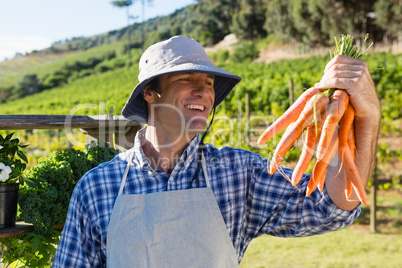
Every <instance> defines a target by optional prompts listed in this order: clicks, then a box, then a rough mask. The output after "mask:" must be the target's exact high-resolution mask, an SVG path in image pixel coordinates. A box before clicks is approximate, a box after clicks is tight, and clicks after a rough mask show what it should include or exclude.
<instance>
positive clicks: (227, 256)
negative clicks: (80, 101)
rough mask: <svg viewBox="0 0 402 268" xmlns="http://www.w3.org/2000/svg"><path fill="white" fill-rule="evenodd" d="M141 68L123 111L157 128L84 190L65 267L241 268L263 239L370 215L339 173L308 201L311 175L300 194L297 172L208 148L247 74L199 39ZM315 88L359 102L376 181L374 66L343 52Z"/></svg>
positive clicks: (363, 161)
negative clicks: (214, 122) (211, 122)
mask: <svg viewBox="0 0 402 268" xmlns="http://www.w3.org/2000/svg"><path fill="white" fill-rule="evenodd" d="M139 67H140V74H139V83H138V84H137V86H136V87H135V88H134V90H133V92H132V94H131V96H130V98H129V100H128V101H127V103H126V105H125V107H124V108H123V110H122V114H123V115H124V116H125V117H126V118H128V119H129V120H131V121H134V122H138V123H146V124H147V126H146V127H144V128H143V129H142V130H140V131H139V132H138V133H137V136H136V138H135V145H134V148H132V149H131V150H128V151H127V152H124V153H121V154H119V155H118V156H116V157H115V158H114V159H113V160H112V161H110V162H107V163H103V164H101V165H100V166H98V167H97V168H95V169H93V170H91V171H89V172H88V173H87V174H85V175H84V176H83V178H82V179H81V180H80V181H79V182H78V183H77V186H76V188H75V190H74V193H73V196H72V198H71V203H70V208H69V212H68V216H67V219H66V224H65V227H64V230H63V234H62V237H61V240H60V243H59V246H58V249H57V253H56V256H55V261H54V264H53V266H54V267H105V266H107V267H237V266H238V263H239V262H240V261H241V259H242V257H243V255H244V252H245V251H246V249H247V246H248V245H249V243H250V241H251V240H252V239H254V238H255V237H258V236H260V235H262V234H269V235H274V236H282V237H301V236H309V235H316V234H322V233H325V232H330V231H336V230H339V229H342V228H344V227H346V226H348V225H349V224H351V223H352V222H353V220H354V219H355V218H356V217H357V216H358V215H359V213H360V207H359V202H358V201H349V200H346V199H345V197H344V192H343V191H344V174H343V171H342V172H339V167H338V166H333V167H331V166H330V167H329V168H328V172H327V174H328V176H331V180H327V181H328V182H326V185H325V188H324V190H323V195H322V194H321V193H319V192H318V191H316V192H313V194H311V196H309V197H306V194H305V193H306V186H307V183H308V180H309V178H310V175H305V176H304V177H303V179H302V181H301V182H300V184H299V185H298V187H297V188H296V187H293V186H292V185H291V184H290V183H289V182H288V181H287V180H286V179H285V178H284V176H289V177H290V176H291V174H292V170H289V169H283V170H282V171H281V172H276V173H274V174H273V175H270V174H269V173H268V172H267V160H266V159H264V158H263V157H261V156H260V155H258V154H255V153H253V152H251V151H246V150H242V149H235V148H230V147H223V148H219V149H218V148H215V147H214V146H212V145H211V144H204V143H203V138H204V136H205V133H206V132H207V131H208V130H207V131H206V132H205V133H204V135H203V136H202V137H200V136H199V134H198V133H200V132H203V131H204V130H205V128H206V127H207V119H208V116H209V115H210V113H211V111H213V110H214V108H215V107H216V106H217V105H219V104H220V103H221V102H222V101H223V99H224V98H225V97H226V96H227V95H228V94H229V92H230V91H231V90H232V89H233V88H234V86H235V85H236V84H237V83H238V82H240V77H238V76H236V75H234V74H232V73H230V72H227V71H225V70H222V69H220V68H217V67H216V66H214V65H213V64H212V62H211V61H210V59H209V58H208V56H207V55H206V53H205V51H204V49H203V48H202V47H201V45H200V44H198V43H197V42H196V41H195V40H193V39H191V38H188V37H184V36H176V37H172V38H171V39H169V40H166V41H163V42H160V43H157V44H155V45H153V46H151V47H149V48H148V49H147V50H146V51H145V52H144V54H143V56H142V57H141V59H140V64H139ZM316 86H317V87H318V86H319V88H320V89H325V88H339V89H344V90H345V91H347V92H348V94H349V95H350V100H351V103H352V104H353V106H354V107H355V110H356V115H357V117H358V121H357V122H356V130H355V133H356V144H357V151H356V160H355V162H356V165H357V167H358V168H359V172H360V174H362V179H363V182H364V183H367V180H368V178H369V176H370V173H371V172H372V168H373V162H374V161H373V160H374V153H375V145H373V144H375V142H376V139H377V132H378V127H379V118H380V110H379V103H378V98H377V96H376V92H375V88H374V84H373V82H372V79H371V77H370V74H369V72H368V69H367V66H366V65H365V64H364V62H362V61H359V60H355V59H351V58H348V57H344V56H340V57H335V58H334V59H333V60H332V61H331V62H329V64H328V65H327V68H326V71H325V74H324V76H323V79H322V80H321V81H320V83H319V84H317V85H316ZM207 129H208V128H207ZM338 173H339V174H338ZM334 174H338V176H336V178H335V179H333V178H334V177H335V175H334Z"/></svg>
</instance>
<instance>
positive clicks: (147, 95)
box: [144, 86, 154, 103]
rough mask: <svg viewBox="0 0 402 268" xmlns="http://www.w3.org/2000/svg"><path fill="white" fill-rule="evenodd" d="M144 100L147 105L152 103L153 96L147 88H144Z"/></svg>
mask: <svg viewBox="0 0 402 268" xmlns="http://www.w3.org/2000/svg"><path fill="white" fill-rule="evenodd" d="M144 100H145V101H146V102H148V103H153V102H154V94H153V91H152V90H151V89H150V88H149V86H146V87H144Z"/></svg>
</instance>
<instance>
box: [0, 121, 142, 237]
mask: <svg viewBox="0 0 402 268" xmlns="http://www.w3.org/2000/svg"><path fill="white" fill-rule="evenodd" d="M141 127H142V125H141V124H137V123H133V122H131V121H128V120H127V119H124V118H123V117H121V116H110V115H100V116H80V115H74V116H70V115H0V130H34V129H64V130H65V131H66V132H69V131H71V130H72V129H77V128H79V129H80V130H81V131H82V132H83V133H84V134H85V135H86V143H90V142H91V141H92V140H98V139H100V140H102V141H104V142H107V143H109V144H110V145H111V146H113V147H114V148H115V149H119V150H121V151H125V150H127V149H129V148H131V147H133V145H134V137H135V134H136V133H137V131H138V130H139V129H141ZM55 227H56V228H62V227H63V224H59V225H58V226H55ZM32 230H33V226H32V225H29V224H25V223H18V224H17V225H16V226H15V227H12V228H5V229H0V238H4V237H11V236H16V235H21V234H25V233H28V232H31V231H32Z"/></svg>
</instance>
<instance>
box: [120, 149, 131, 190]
mask: <svg viewBox="0 0 402 268" xmlns="http://www.w3.org/2000/svg"><path fill="white" fill-rule="evenodd" d="M133 157H134V151H133V152H132V153H131V154H130V156H129V158H128V163H127V167H126V170H125V171H124V175H123V179H122V180H121V184H120V190H119V195H121V194H122V193H123V190H124V185H125V184H126V180H127V174H128V171H129V170H130V166H131V162H132V161H133Z"/></svg>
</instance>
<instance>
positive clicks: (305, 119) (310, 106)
mask: <svg viewBox="0 0 402 268" xmlns="http://www.w3.org/2000/svg"><path fill="white" fill-rule="evenodd" d="M328 103H329V99H328V97H327V96H326V95H322V94H318V95H317V98H311V99H310V100H309V101H308V102H307V104H306V105H305V107H304V109H303V111H302V112H301V114H300V116H299V118H298V119H297V121H296V122H295V123H293V124H291V125H290V126H289V127H288V129H286V132H285V133H284V134H283V136H282V138H281V140H280V141H279V143H278V145H277V146H276V148H275V151H274V155H273V156H272V161H271V163H270V168H269V174H271V175H272V174H274V173H275V171H276V169H277V168H278V167H279V166H280V163H281V162H282V159H283V157H284V156H285V154H286V152H287V151H289V149H290V147H292V145H293V143H294V142H295V141H296V140H297V139H298V138H299V137H300V135H301V134H302V133H303V129H304V128H306V127H307V126H308V125H309V124H310V122H311V121H313V119H314V107H315V111H316V112H317V113H321V111H322V110H323V109H325V106H326V105H327V104H328Z"/></svg>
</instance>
